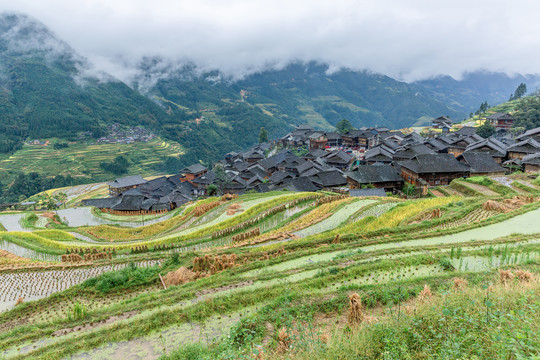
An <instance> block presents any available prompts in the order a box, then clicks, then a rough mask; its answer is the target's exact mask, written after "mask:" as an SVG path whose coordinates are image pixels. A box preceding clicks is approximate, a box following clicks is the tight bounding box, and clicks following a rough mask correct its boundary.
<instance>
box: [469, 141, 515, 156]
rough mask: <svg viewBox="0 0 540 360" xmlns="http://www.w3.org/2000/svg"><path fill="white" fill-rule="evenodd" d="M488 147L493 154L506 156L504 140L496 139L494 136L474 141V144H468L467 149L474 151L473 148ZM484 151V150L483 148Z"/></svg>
mask: <svg viewBox="0 0 540 360" xmlns="http://www.w3.org/2000/svg"><path fill="white" fill-rule="evenodd" d="M484 147H486V148H488V149H489V150H490V153H491V155H492V156H499V157H500V156H505V155H506V150H505V149H506V145H504V144H503V143H502V142H500V141H498V140H496V139H494V138H488V139H484V140H482V141H479V142H477V143H474V144H472V145H469V146H467V148H466V149H465V151H473V150H481V149H482V148H484ZM481 151H484V150H481Z"/></svg>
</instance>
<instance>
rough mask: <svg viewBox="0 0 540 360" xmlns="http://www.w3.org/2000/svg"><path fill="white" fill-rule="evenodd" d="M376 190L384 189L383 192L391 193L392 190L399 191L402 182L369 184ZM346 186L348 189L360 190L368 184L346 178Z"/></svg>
mask: <svg viewBox="0 0 540 360" xmlns="http://www.w3.org/2000/svg"><path fill="white" fill-rule="evenodd" d="M370 184H372V185H373V186H375V187H376V188H379V189H384V190H385V191H392V190H394V189H401V187H402V186H403V181H388V182H379V183H370ZM347 185H349V189H361V188H362V186H365V185H368V184H360V183H359V182H358V181H355V180H354V179H351V178H349V177H348V178H347Z"/></svg>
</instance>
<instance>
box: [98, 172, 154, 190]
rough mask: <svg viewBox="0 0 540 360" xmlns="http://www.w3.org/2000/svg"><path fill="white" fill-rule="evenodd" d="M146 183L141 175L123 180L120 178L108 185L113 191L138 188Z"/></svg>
mask: <svg viewBox="0 0 540 360" xmlns="http://www.w3.org/2000/svg"><path fill="white" fill-rule="evenodd" d="M144 183H146V180H145V179H143V178H142V176H141V175H132V176H126V177H122V178H118V179H116V180H114V181H112V182H110V183H108V184H107V185H109V187H111V188H113V189H118V188H125V187H130V186H137V185H141V184H144Z"/></svg>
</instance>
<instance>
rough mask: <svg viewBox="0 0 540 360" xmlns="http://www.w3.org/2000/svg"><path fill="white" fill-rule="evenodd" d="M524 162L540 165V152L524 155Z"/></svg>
mask: <svg viewBox="0 0 540 360" xmlns="http://www.w3.org/2000/svg"><path fill="white" fill-rule="evenodd" d="M523 164H528V165H540V152H537V153H536V154H529V155H525V156H524V157H523Z"/></svg>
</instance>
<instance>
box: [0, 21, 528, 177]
mask: <svg viewBox="0 0 540 360" xmlns="http://www.w3.org/2000/svg"><path fill="white" fill-rule="evenodd" d="M164 64H166V61H165V60H163V59H155V58H149V59H146V60H145V61H143V62H141V64H140V69H139V70H140V72H139V73H140V75H139V77H137V79H135V81H134V82H133V83H129V84H125V83H123V82H121V81H119V80H117V79H114V78H113V77H111V76H110V75H107V74H103V73H98V72H97V71H95V69H93V68H92V64H90V63H89V62H88V61H87V60H86V59H84V58H83V57H81V56H80V55H78V54H77V53H76V52H75V51H74V50H73V49H72V48H71V47H70V46H69V45H68V44H66V43H65V42H63V41H62V40H61V39H59V38H58V37H56V36H55V35H54V34H53V33H52V32H51V31H49V30H48V29H47V28H46V27H45V26H44V25H43V24H41V23H40V22H38V21H36V20H35V19H32V18H30V17H27V16H25V15H21V14H1V15H0V118H1V120H2V121H1V122H0V152H2V153H10V152H13V151H15V150H16V149H17V148H18V147H20V145H21V144H22V142H23V141H24V140H26V139H35V138H49V137H59V138H64V139H77V136H78V135H79V134H80V133H82V132H89V133H90V134H91V136H94V137H99V136H102V135H103V134H104V129H105V128H106V126H107V125H110V124H112V123H120V124H126V125H142V126H145V127H147V128H149V129H151V130H152V131H154V132H156V133H158V134H159V135H161V136H162V137H164V138H168V139H170V140H174V141H177V142H179V143H180V144H181V145H182V146H183V147H184V150H185V153H184V155H182V156H181V157H180V158H179V159H177V161H176V162H175V166H183V165H186V164H190V163H193V162H195V161H197V160H199V159H200V160H203V161H206V162H210V161H212V160H215V159H217V158H219V157H220V156H222V155H223V154H224V153H226V152H228V151H231V150H241V149H244V148H246V147H248V146H249V145H251V144H253V143H254V142H256V141H257V136H258V133H259V129H260V128H261V127H265V128H266V129H267V130H268V131H269V135H270V137H278V136H281V135H283V134H285V133H286V132H287V131H288V130H290V129H291V128H292V125H295V124H301V123H309V124H311V125H313V126H315V127H317V128H321V129H331V128H332V126H333V125H335V124H336V123H337V122H338V121H339V120H341V119H342V118H347V119H349V120H350V121H351V122H352V124H353V125H355V126H357V127H360V126H375V125H378V126H388V127H390V128H401V127H405V126H410V125H412V124H414V123H419V122H422V121H428V120H429V119H431V118H433V117H436V116H439V115H443V114H444V115H448V116H450V117H453V118H455V119H462V118H464V117H465V116H466V114H468V113H469V112H470V111H473V110H474V109H476V108H477V107H478V104H480V103H481V102H482V101H484V100H488V101H490V102H491V101H492V100H491V99H490V98H485V97H484V96H485V94H483V93H478V92H477V93H478V94H477V95H474V94H473V95H469V97H468V98H467V102H466V103H465V101H463V103H460V101H461V100H460V99H459V97H456V96H454V97H452V96H453V95H455V94H454V92H452V90H451V88H450V89H448V88H445V89H443V90H444V91H437V93H435V92H434V90H433V89H437V86H436V84H435V85H434V83H433V81H435V80H433V81H432V82H430V83H429V84H420V83H416V84H407V83H404V82H399V81H396V80H394V79H391V78H389V77H387V76H384V75H378V74H373V73H369V72H354V71H350V70H340V71H337V72H333V73H328V66H327V65H324V64H316V63H309V64H299V63H293V64H290V65H289V66H287V67H285V68H283V69H280V70H268V71H264V72H261V73H257V74H252V75H249V76H247V77H245V78H243V79H242V80H232V79H229V78H227V77H226V76H224V75H223V74H221V73H219V72H217V71H213V72H203V71H201V70H200V69H198V68H197V66H196V65H193V64H187V65H184V66H179V65H178V64H170V66H164ZM171 69H174V70H171ZM154 79H158V80H154ZM485 81H487V80H485ZM518 83H519V81H518ZM458 84H461V83H459V82H458ZM428 85H429V86H428ZM456 86H457V85H456ZM460 86H461V85H460ZM508 86H509V88H508V89H505V92H506V93H508V94H509V93H511V92H512V91H513V90H514V88H515V85H514V84H511V86H510V85H508ZM463 91H464V90H463ZM445 93H446V94H448V95H444V94H445ZM472 93H474V92H472ZM446 99H450V100H451V101H450V103H451V104H450V105H447V101H446ZM475 99H477V100H475ZM475 101H476V102H475ZM491 103H492V102H491ZM470 104H474V105H470Z"/></svg>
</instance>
